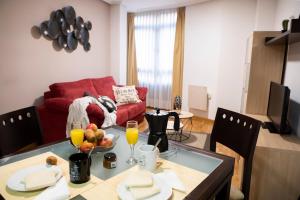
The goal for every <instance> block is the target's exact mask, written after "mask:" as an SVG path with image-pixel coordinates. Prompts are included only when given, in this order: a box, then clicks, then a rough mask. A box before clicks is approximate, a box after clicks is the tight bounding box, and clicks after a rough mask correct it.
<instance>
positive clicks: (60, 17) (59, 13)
mask: <svg viewBox="0 0 300 200" xmlns="http://www.w3.org/2000/svg"><path fill="white" fill-rule="evenodd" d="M55 16H56V20H57V21H58V22H59V23H60V24H61V23H62V22H63V21H65V16H64V13H63V11H62V10H57V11H56V12H55Z"/></svg>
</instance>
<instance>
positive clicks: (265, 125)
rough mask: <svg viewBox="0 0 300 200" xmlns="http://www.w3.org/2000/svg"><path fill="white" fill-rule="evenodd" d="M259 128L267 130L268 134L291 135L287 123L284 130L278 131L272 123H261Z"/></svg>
mask: <svg viewBox="0 0 300 200" xmlns="http://www.w3.org/2000/svg"><path fill="white" fill-rule="evenodd" d="M261 127H262V128H263V129H268V130H269V132H270V133H275V134H290V133H291V128H290V126H289V124H288V123H287V125H286V128H285V130H282V131H280V132H279V131H278V130H277V129H276V128H275V126H274V124H273V123H272V122H263V123H262V125H261Z"/></svg>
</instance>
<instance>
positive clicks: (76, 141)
mask: <svg viewBox="0 0 300 200" xmlns="http://www.w3.org/2000/svg"><path fill="white" fill-rule="evenodd" d="M70 136H71V141H72V143H73V145H74V146H76V147H80V145H81V144H82V143H83V137H84V130H83V129H72V130H71V133H70Z"/></svg>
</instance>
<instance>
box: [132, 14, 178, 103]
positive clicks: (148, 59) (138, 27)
mask: <svg viewBox="0 0 300 200" xmlns="http://www.w3.org/2000/svg"><path fill="white" fill-rule="evenodd" d="M176 20H177V10H176V9H171V10H163V11H155V12H145V13H138V14H137V15H136V16H135V18H134V29H135V44H136V59H137V71H138V80H139V85H140V86H144V87H147V88H148V96H147V106H151V107H160V108H166V109H170V108H171V98H172V76H173V74H172V73H173V54H174V42H175V32H176Z"/></svg>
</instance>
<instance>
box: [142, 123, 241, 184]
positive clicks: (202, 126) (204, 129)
mask: <svg viewBox="0 0 300 200" xmlns="http://www.w3.org/2000/svg"><path fill="white" fill-rule="evenodd" d="M187 124H188V126H186V127H185V129H187V130H190V125H189V123H187ZM192 124H193V125H192V132H193V133H211V131H212V127H213V124H214V121H213V120H209V119H205V118H201V117H193V121H192ZM147 129H148V123H147V120H146V119H145V120H144V121H143V122H142V123H140V124H139V131H140V132H144V131H145V130H147ZM217 153H220V154H224V155H228V156H231V157H234V158H235V166H234V175H233V178H232V184H233V185H235V186H236V187H238V188H240V180H241V170H240V168H241V165H242V164H239V163H242V160H241V157H240V156H239V155H238V154H236V153H235V152H234V151H232V150H230V149H228V148H227V147H225V146H223V145H221V144H217Z"/></svg>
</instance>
